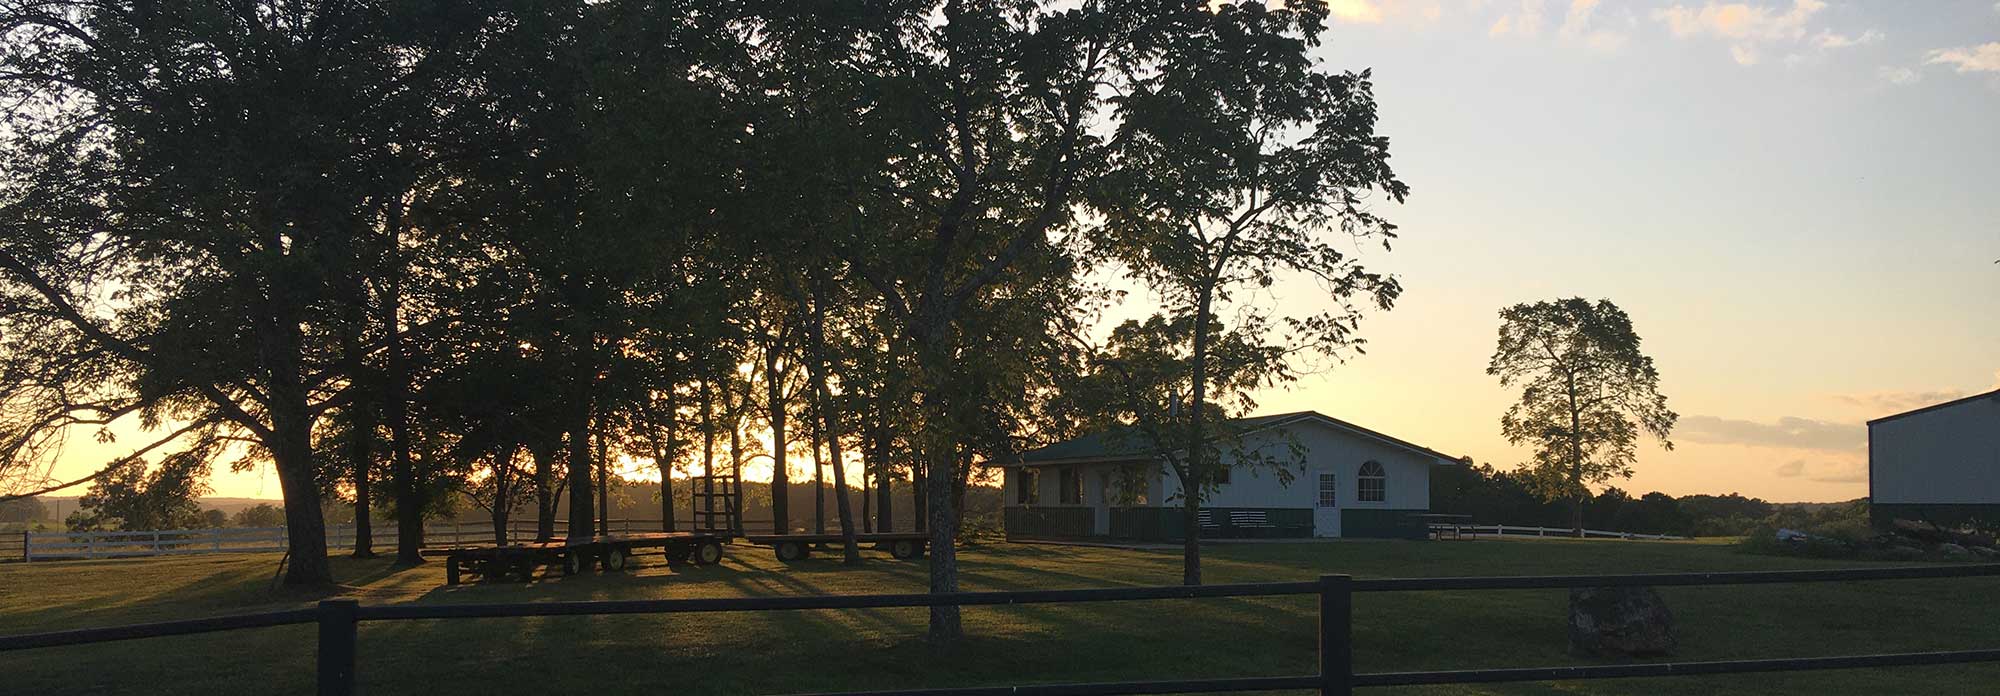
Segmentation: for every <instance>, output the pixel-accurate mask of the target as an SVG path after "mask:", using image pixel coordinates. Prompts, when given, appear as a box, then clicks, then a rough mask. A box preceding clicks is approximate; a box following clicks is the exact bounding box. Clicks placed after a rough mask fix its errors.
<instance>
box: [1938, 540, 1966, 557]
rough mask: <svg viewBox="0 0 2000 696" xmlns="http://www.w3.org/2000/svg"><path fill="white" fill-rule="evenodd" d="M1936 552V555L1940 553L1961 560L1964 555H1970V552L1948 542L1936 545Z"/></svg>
mask: <svg viewBox="0 0 2000 696" xmlns="http://www.w3.org/2000/svg"><path fill="white" fill-rule="evenodd" d="M1937 550H1938V553H1942V554H1944V555H1946V556H1950V557H1952V558H1963V557H1964V556H1965V555H1966V554H1968V553H1971V552H1970V551H1967V550H1965V547H1963V546H1959V545H1958V544H1954V543H1951V542H1949V541H1947V542H1945V543H1942V544H1938V545H1937Z"/></svg>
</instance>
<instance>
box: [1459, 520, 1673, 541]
mask: <svg viewBox="0 0 2000 696" xmlns="http://www.w3.org/2000/svg"><path fill="white" fill-rule="evenodd" d="M1430 527H1431V531H1432V532H1433V533H1435V532H1446V533H1456V534H1462V535H1465V536H1535V537H1567V536H1575V535H1576V530H1573V529H1570V528H1568V527H1524V526H1521V525H1518V524H1452V523H1449V522H1433V523H1431V525H1430ZM1583 536H1584V538H1586V539H1650V540H1656V541H1657V540H1672V541H1679V540H1686V539H1687V537H1683V536H1674V535H1672V534H1639V533H1636V532H1607V531H1603V530H1599V529H1586V530H1583Z"/></svg>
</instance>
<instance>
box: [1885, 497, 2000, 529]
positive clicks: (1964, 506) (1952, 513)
mask: <svg viewBox="0 0 2000 696" xmlns="http://www.w3.org/2000/svg"><path fill="white" fill-rule="evenodd" d="M1899 519H1902V520H1912V521H1917V522H1932V523H1936V524H1937V525H1938V526H1941V527H1974V528H1978V529H1995V528H2000V504H1995V503H1870V504H1869V505H1868V521H1869V522H1870V523H1873V524H1874V525H1875V526H1876V527H1880V528H1886V527H1888V526H1889V523H1890V522H1891V521H1893V520H1899Z"/></svg>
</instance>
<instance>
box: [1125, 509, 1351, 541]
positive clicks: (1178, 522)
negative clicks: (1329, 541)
mask: <svg viewBox="0 0 2000 696" xmlns="http://www.w3.org/2000/svg"><path fill="white" fill-rule="evenodd" d="M1204 509H1205V510H1206V511H1207V512H1208V518H1209V520H1211V524H1210V525H1209V526H1208V527H1206V528H1204V529H1202V532H1201V536H1202V538H1204V539H1303V538H1307V537H1311V536H1312V508H1243V507H1233V508H1204ZM1250 511H1256V512H1262V513H1264V524H1261V525H1256V526H1238V525H1236V524H1235V523H1234V521H1233V520H1232V519H1231V515H1230V513H1232V512H1250ZM1185 515H1186V511H1185V510H1183V509H1181V508H1177V507H1130V508H1111V515H1110V517H1111V529H1110V530H1108V531H1109V534H1110V536H1111V537H1112V538H1114V539H1129V540H1133V541H1180V540H1182V539H1183V538H1184V537H1183V534H1182V532H1184V531H1186V527H1185V526H1183V525H1184V523H1183V520H1185V519H1187V518H1186V516H1185Z"/></svg>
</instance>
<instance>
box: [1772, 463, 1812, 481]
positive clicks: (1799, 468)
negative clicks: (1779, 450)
mask: <svg viewBox="0 0 2000 696" xmlns="http://www.w3.org/2000/svg"><path fill="white" fill-rule="evenodd" d="M1777 473H1778V478H1796V477H1799V476H1802V475H1804V474H1805V473H1806V462H1805V460H1803V459H1794V460H1792V461H1789V462H1786V463H1784V464H1779V465H1778V471H1777Z"/></svg>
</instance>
